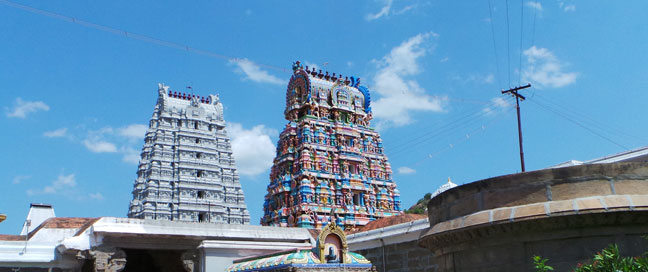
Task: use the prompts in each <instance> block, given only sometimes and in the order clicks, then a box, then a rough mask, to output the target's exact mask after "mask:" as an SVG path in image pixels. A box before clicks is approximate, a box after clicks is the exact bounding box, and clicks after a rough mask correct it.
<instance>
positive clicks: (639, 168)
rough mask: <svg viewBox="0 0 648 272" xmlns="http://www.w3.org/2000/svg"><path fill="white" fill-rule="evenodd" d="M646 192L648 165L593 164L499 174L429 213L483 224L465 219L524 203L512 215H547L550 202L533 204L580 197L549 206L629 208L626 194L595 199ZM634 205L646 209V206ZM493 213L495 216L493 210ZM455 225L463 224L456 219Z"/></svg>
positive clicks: (441, 200) (455, 192) (455, 193)
mask: <svg viewBox="0 0 648 272" xmlns="http://www.w3.org/2000/svg"><path fill="white" fill-rule="evenodd" d="M643 192H648V163H613V164H588V165H580V166H573V167H565V168H555V169H545V170H539V171H533V172H526V173H520V174H514V175H507V176H501V177H495V178H490V179H485V180H480V181H476V182H472V183H469V184H465V185H462V186H457V187H455V188H453V189H450V190H448V191H445V192H444V193H442V194H440V195H438V196H437V197H435V198H433V199H432V200H430V203H429V204H428V214H429V220H430V225H432V226H434V225H436V224H438V223H440V222H444V221H449V220H455V219H457V218H463V219H466V220H468V224H477V223H479V222H481V221H483V220H484V219H483V218H481V219H477V218H474V217H473V218H465V217H466V216H468V215H474V216H482V217H483V216H486V215H484V214H479V215H476V213H478V212H479V211H485V210H497V209H500V208H512V207H518V208H519V209H518V210H515V211H514V212H515V213H518V214H521V215H519V216H513V217H512V219H514V218H518V217H520V218H523V217H529V216H535V215H537V214H540V213H542V210H543V207H542V206H543V205H544V204H538V205H531V204H534V203H545V202H553V201H558V202H559V201H571V200H573V199H580V200H579V201H577V202H572V203H556V204H554V205H549V207H548V209H546V208H547V207H545V210H546V211H545V212H547V213H556V212H558V213H560V212H564V211H568V210H569V209H568V208H566V207H563V206H562V205H571V206H572V207H573V208H572V210H579V211H587V210H596V209H600V208H602V207H603V206H605V207H603V210H607V208H606V207H612V208H613V207H629V206H633V205H629V204H627V203H625V202H624V200H622V199H620V198H614V199H612V198H610V199H609V201H607V202H604V203H597V199H592V197H594V198H596V197H607V196H617V195H619V194H625V195H636V196H633V197H632V200H635V198H636V201H638V202H641V203H644V202H646V201H648V199H645V198H643V197H642V196H639V194H641V193H643ZM598 202H600V200H599V201H598ZM608 202H609V203H608ZM624 203H625V205H624ZM633 203H634V202H633ZM634 205H635V206H637V207H645V205H644V204H641V205H637V204H636V203H635V204H634ZM512 212H513V211H511V212H506V211H504V212H503V213H502V212H499V213H496V214H493V216H494V218H496V219H502V218H505V217H506V214H508V215H509V217H510V214H511V213H512ZM488 216H489V217H491V215H490V214H489V215H488ZM475 220H477V221H475ZM453 225H455V226H462V224H456V223H453Z"/></svg>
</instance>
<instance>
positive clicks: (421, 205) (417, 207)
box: [405, 193, 432, 214]
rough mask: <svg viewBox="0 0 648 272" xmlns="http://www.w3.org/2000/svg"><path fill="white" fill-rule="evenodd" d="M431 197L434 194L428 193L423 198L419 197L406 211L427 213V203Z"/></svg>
mask: <svg viewBox="0 0 648 272" xmlns="http://www.w3.org/2000/svg"><path fill="white" fill-rule="evenodd" d="M430 198H432V194H430V193H427V194H425V196H423V198H421V199H419V200H418V201H417V202H416V204H414V206H412V207H410V208H409V209H407V210H405V213H413V214H425V212H426V211H427V204H428V202H430Z"/></svg>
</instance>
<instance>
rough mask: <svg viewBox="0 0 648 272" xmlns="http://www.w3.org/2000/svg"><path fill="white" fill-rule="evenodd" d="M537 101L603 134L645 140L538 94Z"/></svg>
mask: <svg viewBox="0 0 648 272" xmlns="http://www.w3.org/2000/svg"><path fill="white" fill-rule="evenodd" d="M538 99H540V100H543V101H545V102H546V103H549V104H551V105H553V106H555V108H554V110H556V111H559V112H562V113H563V114H565V115H569V114H571V116H572V118H574V119H577V118H581V121H584V122H583V123H585V122H588V123H589V124H590V125H592V126H594V127H596V128H598V129H600V130H601V131H605V132H608V133H610V134H616V135H618V136H623V137H626V138H628V139H630V138H632V139H633V140H637V141H639V142H646V139H644V138H641V137H638V136H636V135H632V134H630V133H627V132H625V131H624V130H623V129H622V128H620V127H618V126H614V124H604V123H602V122H600V121H597V120H596V119H594V118H592V117H590V116H589V115H588V114H586V113H582V112H579V111H578V110H576V109H574V108H569V107H565V106H563V105H560V104H558V103H556V102H553V101H551V100H550V99H548V98H546V97H544V96H542V95H540V94H538ZM545 106H548V105H547V104H545ZM615 132H616V133H615Z"/></svg>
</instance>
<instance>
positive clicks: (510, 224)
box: [419, 163, 648, 271]
mask: <svg viewBox="0 0 648 272" xmlns="http://www.w3.org/2000/svg"><path fill="white" fill-rule="evenodd" d="M428 215H429V220H430V229H429V230H428V231H427V232H426V233H425V234H423V236H422V237H421V239H420V241H419V243H420V245H422V246H424V247H427V248H429V249H431V250H432V251H433V252H434V253H435V255H436V256H435V262H437V264H438V265H439V271H485V270H484V268H485V267H491V268H492V269H494V271H533V270H532V269H531V268H532V266H531V257H532V256H533V255H542V256H545V257H549V258H550V264H551V262H554V263H553V264H554V265H555V266H556V268H557V270H559V271H562V270H569V268H571V267H572V266H574V265H576V264H577V263H578V262H583V261H586V260H587V259H589V258H591V256H592V255H593V253H595V252H596V251H598V250H600V249H602V248H603V247H605V246H607V244H609V243H617V244H619V246H620V248H621V250H622V253H624V252H623V250H625V251H626V252H625V253H626V254H628V255H639V254H640V253H641V252H643V251H644V250H646V249H648V243H646V241H645V240H644V239H642V238H640V237H641V235H642V234H645V233H648V225H646V223H648V164H647V163H614V164H591V165H581V166H574V167H567V168H557V169H546V170H539V171H533V172H526V173H520V174H514V175H507V176H501V177H495V178H490V179H485V180H481V181H476V182H473V183H470V184H465V185H462V186H458V187H456V188H453V189H450V190H448V191H446V192H444V193H442V194H440V195H439V196H437V197H435V198H433V199H432V200H431V201H430V203H429V204H428ZM495 268H497V269H495Z"/></svg>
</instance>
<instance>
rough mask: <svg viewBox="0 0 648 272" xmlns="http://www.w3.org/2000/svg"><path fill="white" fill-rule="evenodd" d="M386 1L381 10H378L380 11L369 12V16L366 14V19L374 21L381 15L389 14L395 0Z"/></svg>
mask: <svg viewBox="0 0 648 272" xmlns="http://www.w3.org/2000/svg"><path fill="white" fill-rule="evenodd" d="M384 3H385V5H384V6H383V7H382V8H381V9H380V11H378V13H376V14H371V13H369V14H367V16H365V19H366V20H367V21H373V20H376V19H378V18H380V17H383V16H387V15H389V11H390V10H391V6H392V3H393V0H385V2H384Z"/></svg>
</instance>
